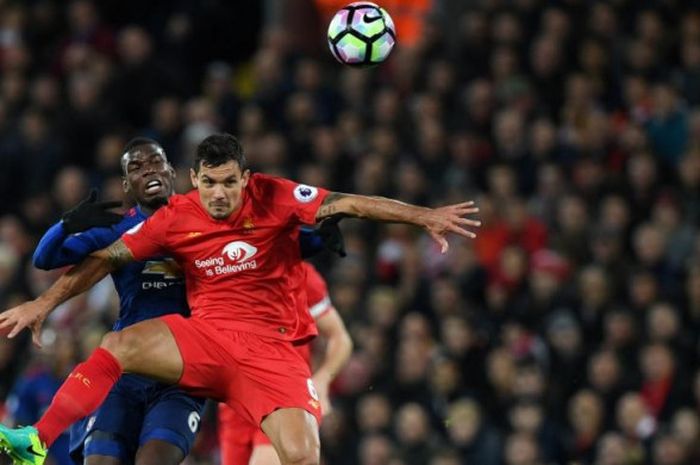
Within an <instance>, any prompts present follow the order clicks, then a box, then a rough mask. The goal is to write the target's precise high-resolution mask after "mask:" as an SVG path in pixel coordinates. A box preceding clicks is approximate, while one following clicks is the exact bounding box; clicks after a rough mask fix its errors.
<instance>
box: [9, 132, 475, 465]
mask: <svg viewBox="0 0 700 465" xmlns="http://www.w3.org/2000/svg"><path fill="white" fill-rule="evenodd" d="M144 175H146V174H144ZM191 179H192V184H193V185H194V187H195V190H193V191H191V192H189V193H187V194H185V195H176V196H174V197H171V199H170V201H169V204H168V205H167V206H165V207H162V208H160V209H159V210H158V211H157V212H156V213H155V214H154V215H153V216H151V217H149V218H148V219H147V220H146V221H145V222H143V223H142V224H141V225H138V226H137V227H134V228H133V229H132V230H131V231H129V232H127V233H126V234H124V236H122V238H121V239H120V240H118V241H116V242H115V243H113V244H112V245H111V246H109V247H107V248H105V249H103V250H101V251H98V252H95V253H94V254H93V256H91V257H90V258H88V259H86V260H85V261H83V262H82V263H81V264H79V265H77V266H76V267H74V268H73V269H71V270H70V271H69V272H68V273H66V274H65V275H64V276H62V277H61V278H59V280H58V281H56V283H54V285H53V286H51V288H49V289H48V290H47V291H46V292H44V293H43V294H42V295H41V296H39V297H38V298H37V299H35V300H33V301H30V302H26V303H24V304H22V305H20V306H18V307H15V308H13V309H11V310H8V311H6V312H4V313H2V314H0V330H2V329H4V328H12V329H11V332H10V335H9V336H11V337H14V336H15V335H16V334H17V332H18V331H20V330H21V329H23V328H26V327H31V329H32V332H33V337H34V341H35V342H38V335H39V330H40V328H41V324H42V322H43V321H44V319H45V318H46V316H47V315H48V313H49V312H50V311H51V310H53V309H54V308H55V307H56V306H57V305H59V304H60V303H62V302H64V301H65V300H67V299H69V298H70V297H73V296H75V295H77V294H79V293H81V292H84V291H85V290H87V289H89V288H90V287H91V286H92V285H94V284H95V283H96V282H98V281H99V280H101V279H102V278H103V277H104V276H106V275H107V274H108V273H109V272H110V271H112V270H114V269H115V268H117V267H120V266H122V265H124V264H126V263H130V262H132V261H134V260H143V259H145V258H148V257H151V256H156V255H161V254H162V255H168V256H170V257H173V258H174V259H175V260H176V261H177V262H178V264H179V265H180V267H181V268H182V270H183V272H184V275H185V280H186V285H187V299H188V303H189V306H190V308H191V310H192V316H191V317H190V318H188V319H185V318H183V317H181V316H178V315H167V316H163V317H160V318H155V319H152V320H148V321H143V322H140V323H137V324H135V325H133V326H130V327H129V328H126V329H124V330H123V331H120V332H117V333H108V334H107V335H105V336H104V338H103V340H102V342H101V344H100V347H99V348H97V349H96V350H95V352H93V354H92V355H91V356H90V357H89V358H88V360H86V361H85V362H83V363H81V364H79V365H78V366H77V367H76V368H75V370H74V371H73V372H72V373H71V375H70V376H69V377H68V379H67V380H66V382H65V383H64V384H63V386H62V387H61V388H60V389H59V390H58V392H57V393H56V396H55V397H54V399H53V402H52V403H51V405H50V406H49V408H48V409H47V411H46V413H45V414H44V415H43V416H42V418H41V419H40V420H39V421H38V422H37V423H36V425H34V426H30V427H25V428H23V429H14V430H13V429H9V428H6V427H0V446H2V447H3V448H4V449H6V450H7V451H8V452H9V454H10V456H12V457H13V458H14V459H15V461H16V462H17V463H20V464H33V465H40V464H41V463H43V458H42V457H43V456H42V452H43V447H44V446H45V445H48V444H51V443H52V442H53V441H54V439H55V438H56V437H57V436H58V434H60V432H61V431H63V430H65V429H66V428H67V427H68V426H69V425H70V424H72V423H73V422H75V421H76V420H78V419H80V418H82V417H84V416H85V415H87V414H88V413H90V412H92V411H93V410H94V409H95V408H96V407H97V406H98V405H100V403H101V402H102V401H103V400H104V398H105V396H106V395H107V393H108V392H109V390H110V389H111V388H112V386H113V385H114V383H115V382H116V381H117V379H118V378H119V376H120V375H121V374H122V373H123V372H130V373H135V374H140V375H143V376H148V377H151V378H154V379H157V380H160V381H163V382H167V383H172V384H178V385H180V386H182V387H184V388H185V389H187V390H189V391H190V392H191V393H192V394H194V395H200V396H203V397H210V398H212V399H215V400H219V401H223V402H226V403H227V404H228V405H229V406H230V407H232V408H233V409H234V410H235V411H236V413H237V414H239V415H241V416H243V417H244V418H245V419H246V420H248V421H250V422H252V423H254V424H259V425H260V426H261V428H262V429H263V431H265V434H266V435H267V436H268V437H269V438H270V440H271V441H272V444H273V446H274V447H275V450H276V451H277V453H278V454H279V456H280V461H281V463H282V464H283V465H292V464H295V465H318V463H319V452H320V445H319V438H318V421H319V418H320V414H321V412H320V408H319V406H318V404H316V403H315V402H313V401H314V398H313V391H314V389H313V382H312V381H311V373H310V370H309V367H308V365H307V364H306V361H305V360H304V359H303V358H302V357H301V355H300V354H299V353H298V352H297V350H296V348H295V345H298V344H300V343H304V342H306V341H307V340H308V339H310V338H312V337H313V336H314V335H315V334H316V331H315V328H314V325H313V319H312V318H311V316H310V315H309V314H308V312H303V311H300V309H304V308H305V307H306V299H305V296H306V294H305V293H304V292H300V287H301V286H303V273H302V267H301V257H300V253H299V248H298V246H297V243H296V240H297V235H298V229H299V228H298V226H299V225H300V224H314V223H316V222H320V221H322V220H324V219H326V218H330V217H333V216H335V215H345V216H352V217H358V218H367V219H371V220H377V221H388V222H403V223H409V224H414V225H416V226H420V227H422V228H423V229H425V230H426V231H427V232H428V233H429V234H430V235H431V236H432V237H433V239H434V240H436V241H437V242H438V243H439V244H440V245H441V248H442V251H443V252H446V251H447V248H448V243H447V239H446V235H447V234H450V233H454V234H458V235H461V236H464V237H468V238H474V237H476V235H475V234H474V233H473V232H471V231H469V230H468V229H467V228H468V227H476V226H479V222H478V221H475V220H471V219H468V218H465V216H466V215H469V214H473V213H476V212H478V209H477V208H476V207H474V204H473V202H465V203H461V204H456V205H449V206H445V207H441V208H426V207H419V206H415V205H409V204H405V203H402V202H398V201H395V200H391V199H386V198H382V197H367V196H360V195H351V194H340V193H332V192H328V191H326V190H325V189H320V188H315V187H311V186H306V185H301V184H296V183H294V182H292V181H289V180H286V179H282V178H277V177H273V176H267V175H264V174H251V173H250V171H249V170H248V169H247V165H246V160H245V156H244V155H243V151H242V148H241V146H240V144H239V142H238V140H237V139H236V138H235V137H233V136H231V135H229V134H219V135H213V136H210V137H208V138H206V139H205V140H204V141H203V142H202V143H201V144H200V145H199V146H198V147H197V152H196V156H195V162H194V168H193V169H192V170H191ZM0 426H1V425H0ZM37 449H38V450H37Z"/></svg>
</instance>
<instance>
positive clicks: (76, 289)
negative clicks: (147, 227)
mask: <svg viewBox="0 0 700 465" xmlns="http://www.w3.org/2000/svg"><path fill="white" fill-rule="evenodd" d="M133 259H134V258H133V256H132V255H131V252H130V251H129V249H128V248H127V247H126V245H124V243H123V242H122V241H121V240H118V241H117V242H115V243H114V244H112V245H110V246H109V247H107V248H105V249H102V250H98V251H97V252H95V253H93V254H92V255H90V256H89V257H87V258H86V259H85V260H83V261H82V262H80V263H79V264H78V265H76V266H75V267H73V268H72V269H71V270H70V271H68V272H67V273H66V274H64V275H63V276H61V277H60V278H58V280H56V282H55V283H53V285H52V286H51V287H50V288H48V289H47V290H46V291H44V292H43V293H42V294H41V295H40V296H39V297H37V298H36V299H34V300H30V301H29V302H25V303H23V304H21V305H18V306H17V307H14V308H12V309H10V310H7V311H5V312H3V313H0V332H4V331H9V333H8V335H7V337H9V338H12V337H15V336H16V335H17V334H18V333H19V332H20V331H22V330H23V329H24V328H30V329H31V331H32V340H33V341H34V344H36V345H37V346H39V347H41V342H40V337H39V336H40V333H41V325H42V324H43V322H44V320H45V319H46V317H47V316H48V314H49V313H51V312H52V311H53V310H54V309H55V308H56V307H57V306H59V305H60V304H62V303H63V302H65V301H66V300H68V299H70V298H71V297H74V296H76V295H79V294H82V293H83V292H85V291H87V290H88V289H90V288H91V287H92V286H94V285H95V284H96V283H97V282H99V281H100V280H102V278H104V277H105V276H107V275H108V274H109V273H111V272H112V271H114V270H115V269H117V268H119V267H121V266H123V265H124V264H126V263H129V262H130V261H133Z"/></svg>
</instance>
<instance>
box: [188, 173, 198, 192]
mask: <svg viewBox="0 0 700 465" xmlns="http://www.w3.org/2000/svg"><path fill="white" fill-rule="evenodd" d="M190 181H192V187H194V188H195V189H197V188H198V187H199V186H198V185H197V181H198V180H197V173H195V172H194V170H193V169H192V168H190Z"/></svg>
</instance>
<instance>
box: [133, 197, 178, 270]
mask: <svg viewBox="0 0 700 465" xmlns="http://www.w3.org/2000/svg"><path fill="white" fill-rule="evenodd" d="M174 218H175V213H174V212H173V207H172V206H171V205H167V206H165V207H161V208H159V209H158V210H157V211H156V212H155V213H154V214H153V215H152V216H151V217H149V218H147V219H146V220H145V221H142V222H141V223H138V224H137V225H136V226H134V227H133V228H131V229H129V230H128V231H126V232H125V233H124V234H123V235H122V237H121V239H122V242H124V244H125V245H126V247H127V248H128V249H129V251H130V252H131V254H132V255H133V256H134V259H135V260H136V261H141V260H145V259H147V258H149V257H153V256H157V255H163V254H165V253H166V248H167V246H166V239H167V236H168V234H167V233H168V231H169V230H170V224H171V223H172V221H173V219H174Z"/></svg>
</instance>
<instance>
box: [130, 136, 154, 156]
mask: <svg viewBox="0 0 700 465" xmlns="http://www.w3.org/2000/svg"><path fill="white" fill-rule="evenodd" d="M141 145H157V146H158V147H160V144H159V143H158V142H156V141H155V140H153V139H151V138H150V137H134V138H133V139H131V140H130V141H129V142H127V143H126V145H125V146H124V153H126V152H130V151H131V149H133V148H134V147H139V146H141Z"/></svg>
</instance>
